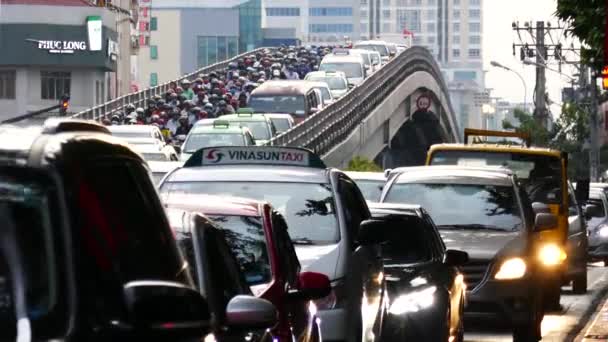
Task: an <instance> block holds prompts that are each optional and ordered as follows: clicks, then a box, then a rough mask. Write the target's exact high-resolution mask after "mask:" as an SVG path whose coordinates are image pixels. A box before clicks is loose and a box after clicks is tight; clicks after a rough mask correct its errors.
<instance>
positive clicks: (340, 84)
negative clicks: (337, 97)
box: [306, 77, 348, 90]
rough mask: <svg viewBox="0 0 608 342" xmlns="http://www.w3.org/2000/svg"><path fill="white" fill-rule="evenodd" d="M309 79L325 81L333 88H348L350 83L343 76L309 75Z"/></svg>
mask: <svg viewBox="0 0 608 342" xmlns="http://www.w3.org/2000/svg"><path fill="white" fill-rule="evenodd" d="M306 80H307V81H314V82H325V83H327V85H328V86H329V89H331V90H334V89H335V90H342V89H346V88H348V84H346V82H345V81H344V79H343V78H341V77H309V78H307V79H306Z"/></svg>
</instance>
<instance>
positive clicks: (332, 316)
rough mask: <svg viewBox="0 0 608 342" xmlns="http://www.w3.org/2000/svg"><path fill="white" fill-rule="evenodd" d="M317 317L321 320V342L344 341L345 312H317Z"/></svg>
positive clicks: (338, 310) (341, 310) (339, 310)
mask: <svg viewBox="0 0 608 342" xmlns="http://www.w3.org/2000/svg"><path fill="white" fill-rule="evenodd" d="M317 316H318V317H319V318H320V320H321V336H322V337H323V341H344V340H346V324H345V323H346V310H345V309H333V310H319V312H317Z"/></svg>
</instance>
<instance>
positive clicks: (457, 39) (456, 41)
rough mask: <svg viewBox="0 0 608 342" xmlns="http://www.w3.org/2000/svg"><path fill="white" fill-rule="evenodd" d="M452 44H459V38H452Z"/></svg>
mask: <svg viewBox="0 0 608 342" xmlns="http://www.w3.org/2000/svg"><path fill="white" fill-rule="evenodd" d="M452 44H460V36H453V37H452Z"/></svg>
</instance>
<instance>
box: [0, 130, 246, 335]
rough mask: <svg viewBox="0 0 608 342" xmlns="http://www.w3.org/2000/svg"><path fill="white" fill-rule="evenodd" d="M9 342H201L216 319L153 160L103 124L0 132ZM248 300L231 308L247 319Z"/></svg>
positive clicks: (1, 264)
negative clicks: (164, 201)
mask: <svg viewBox="0 0 608 342" xmlns="http://www.w3.org/2000/svg"><path fill="white" fill-rule="evenodd" d="M0 218H1V220H2V222H3V224H2V227H1V228H0V241H1V243H0V298H1V300H0V340H14V339H15V338H16V337H15V336H16V335H17V334H19V335H20V337H24V336H28V335H31V336H32V338H33V339H34V340H37V341H45V340H63V341H120V340H128V341H134V340H170V341H181V340H191V339H195V340H200V339H201V338H203V337H205V335H206V334H207V333H208V331H209V329H208V326H209V321H210V319H211V316H210V312H209V307H208V303H207V300H205V298H204V297H203V296H201V294H200V293H199V292H198V291H196V289H195V287H194V283H193V280H192V277H191V274H190V272H189V270H188V267H187V264H186V262H185V261H184V259H183V257H182V254H181V253H180V251H179V248H178V246H177V244H176V242H175V239H174V237H173V234H172V232H171V229H170V227H169V224H168V222H167V218H166V216H165V214H164V210H163V207H162V206H161V203H160V200H159V198H158V195H157V193H156V190H155V189H154V185H153V184H152V181H151V179H150V177H149V172H148V169H147V167H146V164H145V162H144V161H143V160H142V159H141V157H140V156H139V155H138V154H137V153H135V152H133V151H132V150H131V149H130V148H129V147H128V146H127V145H126V144H123V143H121V142H120V141H119V140H117V139H116V138H114V137H112V136H111V135H110V134H109V132H108V130H107V129H106V128H105V127H104V126H101V125H98V124H95V123H91V122H86V121H75V120H55V119H50V120H48V121H47V122H45V124H44V126H43V127H41V128H37V129H23V128H14V127H8V126H0ZM247 304H248V303H247V302H246V301H245V302H243V301H240V303H236V304H235V305H233V307H232V308H230V309H231V310H232V311H235V310H237V309H238V310H237V311H240V312H242V311H243V310H244V309H243V307H245V308H247V307H248V305H247Z"/></svg>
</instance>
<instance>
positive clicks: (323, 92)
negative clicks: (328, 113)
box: [315, 87, 331, 101]
mask: <svg viewBox="0 0 608 342" xmlns="http://www.w3.org/2000/svg"><path fill="white" fill-rule="evenodd" d="M315 89H319V91H320V92H321V97H322V98H323V101H329V100H331V93H330V92H329V88H326V87H317V88H315Z"/></svg>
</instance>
